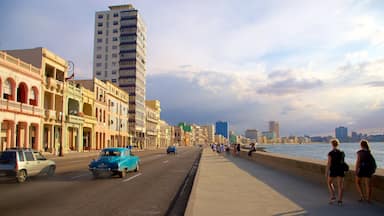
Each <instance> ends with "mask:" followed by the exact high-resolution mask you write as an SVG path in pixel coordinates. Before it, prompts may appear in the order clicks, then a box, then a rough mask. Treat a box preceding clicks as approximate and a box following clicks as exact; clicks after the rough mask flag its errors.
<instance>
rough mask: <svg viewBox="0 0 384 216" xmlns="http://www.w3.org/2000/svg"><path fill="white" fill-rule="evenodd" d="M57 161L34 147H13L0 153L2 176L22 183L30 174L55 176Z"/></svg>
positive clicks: (0, 174)
mask: <svg viewBox="0 0 384 216" xmlns="http://www.w3.org/2000/svg"><path fill="white" fill-rule="evenodd" d="M55 170H56V163H55V162H54V161H52V160H47V159H46V158H45V157H44V156H43V155H42V154H41V153H39V152H36V151H33V150H32V149H22V148H11V149H7V150H5V151H4V152H1V153H0V177H5V178H15V179H16V180H17V182H19V183H22V182H25V180H27V178H28V177H30V176H37V175H48V176H53V175H54V174H55Z"/></svg>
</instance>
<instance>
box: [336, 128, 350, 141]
mask: <svg viewBox="0 0 384 216" xmlns="http://www.w3.org/2000/svg"><path fill="white" fill-rule="evenodd" d="M335 136H336V138H337V139H339V141H340V142H348V128H346V127H342V126H340V127H337V128H335Z"/></svg>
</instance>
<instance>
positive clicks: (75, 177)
mask: <svg viewBox="0 0 384 216" xmlns="http://www.w3.org/2000/svg"><path fill="white" fill-rule="evenodd" d="M87 175H89V173H85V174H81V175H78V176H74V177H72V178H71V179H72V180H74V179H77V178H81V177H83V176H87Z"/></svg>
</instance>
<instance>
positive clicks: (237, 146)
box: [236, 143, 240, 155]
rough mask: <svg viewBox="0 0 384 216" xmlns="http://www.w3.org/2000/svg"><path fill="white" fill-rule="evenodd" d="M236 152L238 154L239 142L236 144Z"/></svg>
mask: <svg viewBox="0 0 384 216" xmlns="http://www.w3.org/2000/svg"><path fill="white" fill-rule="evenodd" d="M236 154H237V155H239V154H240V144H239V143H238V144H237V145H236Z"/></svg>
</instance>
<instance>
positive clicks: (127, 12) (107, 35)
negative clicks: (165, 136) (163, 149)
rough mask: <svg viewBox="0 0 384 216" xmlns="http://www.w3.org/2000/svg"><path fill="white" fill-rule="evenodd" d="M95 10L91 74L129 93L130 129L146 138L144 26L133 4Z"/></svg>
mask: <svg viewBox="0 0 384 216" xmlns="http://www.w3.org/2000/svg"><path fill="white" fill-rule="evenodd" d="M109 9H110V10H108V11H99V12H96V16H95V38H94V65H93V74H94V77H96V78H98V79H100V80H109V81H111V82H112V83H114V84H115V85H117V86H119V87H120V88H122V89H123V90H125V91H126V92H128V94H129V130H130V133H131V134H132V135H134V137H135V140H134V142H135V143H136V144H137V145H143V144H144V141H145V121H146V119H145V91H146V79H145V76H146V59H147V57H146V55H147V54H146V31H147V30H146V26H145V24H144V22H143V20H142V18H141V16H140V14H139V13H138V10H136V9H135V8H134V7H133V6H132V5H118V6H110V7H109Z"/></svg>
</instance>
